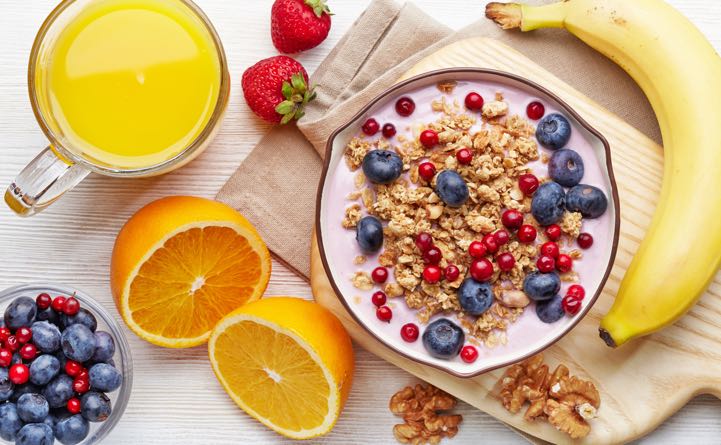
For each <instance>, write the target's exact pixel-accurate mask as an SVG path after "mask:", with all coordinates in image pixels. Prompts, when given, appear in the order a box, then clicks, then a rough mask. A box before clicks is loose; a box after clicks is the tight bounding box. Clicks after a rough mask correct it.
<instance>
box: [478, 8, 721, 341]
mask: <svg viewBox="0 0 721 445" xmlns="http://www.w3.org/2000/svg"><path fill="white" fill-rule="evenodd" d="M486 16H487V17H488V18H490V19H492V20H494V21H496V22H497V23H498V24H500V25H501V27H503V28H506V29H511V28H520V29H521V30H522V31H531V30H534V29H538V28H548V27H555V28H566V29H567V30H568V31H570V32H571V33H573V34H574V35H576V36H577V37H578V38H580V39H581V40H583V41H584V42H586V43H587V44H588V45H589V46H591V47H592V48H594V49H596V50H597V51H599V52H601V53H602V54H604V55H605V56H606V57H608V58H610V59H611V60H613V61H614V62H615V63H617V64H618V65H619V66H621V67H622V68H623V69H624V70H626V72H628V74H629V75H630V76H631V77H632V78H633V79H634V80H635V81H636V82H637V83H638V84H639V85H640V87H641V88H642V89H643V91H644V93H645V94H646V95H647V96H648V99H649V101H650V103H651V105H652V107H653V109H654V111H655V113H656V117H657V119H658V121H659V124H660V127H661V133H662V137H663V143H664V178H663V187H662V191H661V196H660V199H659V203H658V207H657V209H656V212H655V214H654V217H653V220H652V222H651V225H650V227H649V229H648V232H647V233H646V237H645V238H644V240H643V242H642V243H641V246H640V247H639V249H638V252H637V253H636V255H635V257H634V259H633V261H632V262H631V265H630V267H629V268H628V271H627V272H626V276H625V277H624V279H623V281H622V283H621V286H620V288H619V290H618V294H617V296H616V300H615V302H614V304H613V307H612V308H611V310H610V311H609V313H608V314H606V316H605V317H604V318H603V319H602V320H601V327H600V334H601V338H603V340H604V341H606V343H607V344H608V345H609V346H612V347H616V346H620V345H622V344H624V343H626V342H627V341H629V340H630V339H633V338H636V337H640V336H643V335H647V334H650V333H652V332H655V331H658V330H659V329H662V328H663V327H665V326H668V325H669V324H671V323H673V322H674V321H676V320H677V319H678V318H680V317H681V316H682V315H683V314H684V313H685V312H686V311H688V310H689V309H690V308H691V307H692V306H693V305H694V303H695V302H696V301H697V300H698V298H699V297H700V296H701V295H702V294H703V292H704V290H705V289H706V288H707V287H708V285H709V283H710V282H711V280H712V279H713V277H714V275H715V274H716V271H717V270H718V269H719V266H720V265H721V193H719V190H721V112H720V111H719V106H720V104H721V58H719V56H718V54H717V53H716V51H715V50H714V48H713V47H712V46H711V44H710V43H709V42H708V40H707V39H706V38H705V37H704V36H703V34H702V33H701V32H700V31H699V30H698V29H697V28H696V27H695V26H694V25H693V24H692V23H691V22H689V21H688V20H687V19H686V18H685V17H684V16H683V15H681V13H679V12H678V11H676V10H675V9H673V8H672V7H671V6H669V5H668V4H667V3H666V2H664V1H663V0H567V1H564V2H559V3H554V4H549V5H545V6H538V7H533V6H528V5H521V4H516V3H507V4H503V3H490V4H489V5H488V6H487V7H486Z"/></svg>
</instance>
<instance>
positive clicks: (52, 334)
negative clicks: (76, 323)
mask: <svg viewBox="0 0 721 445" xmlns="http://www.w3.org/2000/svg"><path fill="white" fill-rule="evenodd" d="M32 330H33V342H34V343H35V346H36V347H37V348H38V350H39V351H40V352H55V351H57V350H58V349H60V338H61V335H60V329H58V327H57V326H55V325H54V324H52V323H49V322H47V321H36V322H35V323H33V325H32Z"/></svg>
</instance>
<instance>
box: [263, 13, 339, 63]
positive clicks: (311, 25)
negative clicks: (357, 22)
mask: <svg viewBox="0 0 721 445" xmlns="http://www.w3.org/2000/svg"><path fill="white" fill-rule="evenodd" d="M331 15H332V14H331V13H330V10H329V9H328V6H327V5H326V4H325V0H275V3H273V9H272V10H271V12H270V23H271V24H270V28H271V36H272V37H273V45H275V47H276V48H277V49H278V51H280V52H282V53H297V52H300V51H305V50H307V49H311V48H315V47H316V46H318V45H320V43H321V42H322V41H323V40H325V38H326V37H328V32H329V31H330V16H331Z"/></svg>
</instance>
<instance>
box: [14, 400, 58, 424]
mask: <svg viewBox="0 0 721 445" xmlns="http://www.w3.org/2000/svg"><path fill="white" fill-rule="evenodd" d="M17 408H18V416H20V418H21V419H23V421H24V422H28V423H36V422H42V421H43V420H45V418H46V417H47V416H48V413H50V405H48V401H47V400H46V399H45V397H43V396H42V395H40V394H23V395H22V397H20V398H19V399H18V403H17Z"/></svg>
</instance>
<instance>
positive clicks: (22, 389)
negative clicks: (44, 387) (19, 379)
mask: <svg viewBox="0 0 721 445" xmlns="http://www.w3.org/2000/svg"><path fill="white" fill-rule="evenodd" d="M40 392H41V389H40V387H38V386H36V385H33V384H32V383H26V384H24V385H20V386H16V387H15V391H14V392H13V395H12V397H10V401H11V402H13V403H17V402H18V399H19V398H20V397H22V396H23V395H25V394H40Z"/></svg>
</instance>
